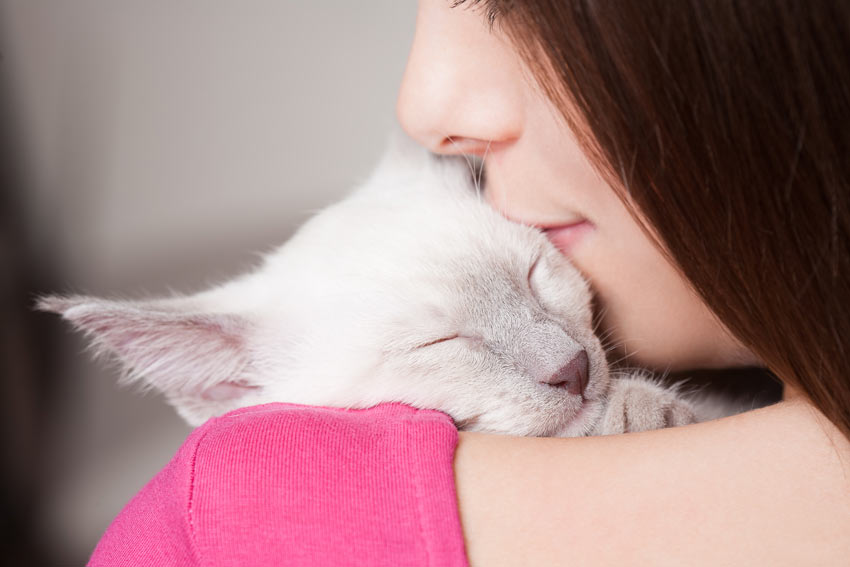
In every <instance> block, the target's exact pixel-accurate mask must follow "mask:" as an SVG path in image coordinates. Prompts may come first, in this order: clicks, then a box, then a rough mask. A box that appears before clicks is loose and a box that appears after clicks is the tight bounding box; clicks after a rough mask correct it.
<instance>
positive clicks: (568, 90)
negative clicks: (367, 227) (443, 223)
mask: <svg viewBox="0 0 850 567" xmlns="http://www.w3.org/2000/svg"><path fill="white" fill-rule="evenodd" d="M457 4H462V3H457ZM795 4H796V5H795ZM849 38H850V9H848V5H847V4H846V3H829V2H823V3H822V2H814V3H803V2H798V3H793V2H792V3H784V2H782V3H776V5H773V3H749V2H740V3H734V2H697V1H694V2H687V1H686V2H667V1H663V0H662V1H658V2H645V1H641V2H581V1H576V2H563V1H528V2H506V1H492V2H480V3H474V2H466V3H465V5H462V6H457V7H455V8H454V9H452V8H451V7H450V6H447V3H446V2H445V1H444V0H421V1H420V7H419V14H418V21H417V30H416V39H415V41H414V45H413V49H412V53H411V55H410V59H409V62H408V67H407V71H406V75H405V78H404V82H403V85H402V89H401V95H400V98H399V104H398V112H399V117H400V119H401V122H402V124H403V125H404V127H405V128H406V130H407V131H408V132H409V133H410V134H411V135H413V136H414V137H415V138H417V139H418V140H419V141H420V142H421V143H422V144H424V145H426V146H427V147H429V148H431V149H432V150H433V151H437V152H446V153H468V154H477V155H486V159H485V162H486V174H487V193H488V195H489V197H490V200H491V202H492V203H493V204H494V206H496V207H498V208H499V209H500V210H502V211H504V213H505V215H507V216H508V217H510V218H513V219H516V220H519V221H522V222H525V223H528V224H532V225H536V226H540V227H544V228H546V229H547V232H548V233H549V235H550V237H551V239H552V240H553V242H555V244H557V245H559V246H560V248H561V249H562V250H563V251H564V253H565V254H567V255H568V256H569V257H570V258H571V259H572V260H573V262H574V263H575V264H576V265H577V266H578V267H579V268H580V269H581V270H582V271H583V273H584V274H585V275H586V276H587V277H588V279H589V280H590V282H591V284H592V286H593V288H594V290H595V291H596V293H597V297H598V299H599V302H600V304H601V306H602V307H603V309H604V313H605V317H604V320H603V327H604V328H606V329H607V330H608V331H609V332H611V333H612V335H613V339H614V341H615V342H617V343H619V344H621V345H622V349H623V350H624V353H625V354H626V355H630V356H631V359H632V361H634V362H637V363H640V364H644V365H648V366H651V367H656V368H662V369H663V368H673V369H689V368H694V367H729V366H736V365H751V364H759V365H764V366H766V367H767V368H769V369H770V370H772V371H773V372H774V373H775V374H776V375H777V376H778V377H779V378H780V379H781V380H782V381H783V382H784V384H785V392H786V393H785V400H786V401H784V402H783V403H781V404H778V405H777V406H774V407H771V408H768V409H765V410H760V411H756V412H751V413H748V414H744V415H741V416H738V417H735V418H731V419H726V420H721V421H718V422H712V423H707V424H703V425H700V426H695V427H688V428H684V429H679V430H666V431H660V432H654V433H651V434H647V435H640V436H634V437H632V438H629V439H614V438H612V439H594V440H587V442H580V443H572V444H570V443H569V442H568V443H563V442H561V441H560V440H555V441H553V440H513V439H510V440H509V439H502V438H490V437H487V438H480V437H477V436H472V435H464V434H461V443H460V446H459V448H458V451H457V457H456V461H455V470H456V476H457V482H458V491H459V495H460V511H461V517H462V519H463V526H464V533H465V534H466V541H467V552H468V554H469V557H470V560H471V562H472V564H480V565H490V564H497V563H498V564H516V563H520V562H522V561H526V562H527V563H528V564H536V565H542V564H558V563H561V562H562V563H563V564H589V565H597V564H598V565H605V564H614V562H615V560H623V561H624V562H625V563H623V564H632V565H635V564H644V563H647V564H660V563H664V564H679V565H681V564H687V565H702V564H705V565H717V564H722V563H724V562H734V563H736V564H762V563H763V564H768V562H769V564H772V565H777V564H794V565H802V564H806V565H812V564H820V563H823V564H840V563H841V562H842V561H847V558H848V557H850V535H848V534H850V498H848V495H850V483H848V480H847V479H848V478H850V477H848V476H847V472H848V471H850V468H848V467H850V460H848V457H849V456H850V452H848V442H847V437H848V435H850V377H848V374H847V370H846V368H848V367H850V359H848V355H849V354H848V350H847V349H846V348H845V346H846V341H847V339H846V337H847V336H850V317H848V314H847V309H846V307H847V305H848V303H850V287H849V286H848V282H850V251H848V234H850V232H848V231H850V209H848V206H850V160H849V159H848V158H850V135H848V128H847V127H848V126H850V39H849ZM526 70H528V71H526ZM529 75H532V76H533V78H531V79H529ZM536 84H541V85H542V88H540V89H538V88H536V86H535V85H536ZM573 133H575V134H573ZM813 408H817V409H818V410H820V411H819V412H818V411H816V410H814V409H813ZM823 416H826V417H827V418H828V420H826V419H824V418H823ZM830 422H831V423H830ZM567 445H571V448H570V449H567ZM601 471H606V472H604V473H603V472H601ZM609 471H617V472H616V473H614V474H609ZM520 526H521V528H522V529H518V528H519V527H520ZM839 550H840V551H841V553H839ZM842 553H843V555H842ZM842 557H843V559H842Z"/></svg>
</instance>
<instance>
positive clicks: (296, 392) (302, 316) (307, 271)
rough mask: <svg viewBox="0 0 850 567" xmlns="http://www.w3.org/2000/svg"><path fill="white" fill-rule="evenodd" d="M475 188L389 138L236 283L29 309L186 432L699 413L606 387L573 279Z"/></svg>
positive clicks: (53, 300) (660, 423) (612, 381)
mask: <svg viewBox="0 0 850 567" xmlns="http://www.w3.org/2000/svg"><path fill="white" fill-rule="evenodd" d="M474 185H475V184H474V183H473V179H472V174H471V172H470V168H469V167H468V165H467V163H466V162H465V161H464V160H463V159H462V158H457V157H455V158H447V157H437V156H434V155H431V154H429V153H428V152H426V151H425V150H424V149H422V148H420V147H418V146H416V145H415V144H414V143H413V142H412V141H410V140H407V139H405V138H404V137H403V136H401V135H399V136H397V139H396V140H395V142H394V144H393V145H392V147H391V148H390V150H389V152H388V153H387V155H386V156H385V157H384V158H383V161H382V162H381V164H380V165H379V166H378V168H377V170H376V171H375V172H374V173H373V174H372V176H371V178H370V179H369V180H368V181H367V182H366V183H365V184H364V185H363V186H361V187H360V188H359V189H357V190H356V191H354V192H353V193H352V194H351V195H350V196H349V197H347V198H346V199H344V200H342V201H341V202H339V203H337V204H335V205H332V206H330V207H328V208H327V209H325V210H324V211H322V212H321V213H320V214H318V215H317V216H315V217H314V218H312V219H311V220H310V221H309V222H307V223H306V224H305V225H304V226H303V227H302V228H301V229H300V230H299V231H298V232H297V234H296V235H295V236H294V237H293V238H292V239H291V240H289V241H288V242H287V243H286V244H284V245H283V246H282V247H280V248H279V249H278V250H277V251H275V252H274V253H272V254H271V255H269V256H268V257H267V258H266V259H265V262H264V264H263V266H262V267H261V268H260V269H258V270H257V271H255V272H253V273H251V274H248V275H245V276H242V277H240V278H238V279H236V280H233V281H230V282H228V283H225V284H224V285H221V286H219V287H216V288H214V289H211V290H208V291H205V292H202V293H199V294H196V295H192V296H183V297H172V298H166V299H154V300H146V301H113V300H107V299H99V298H94V297H80V296H77V297H48V298H44V299H42V300H41V301H40V304H39V306H40V308H41V309H44V310H48V311H53V312H57V313H61V314H62V315H63V316H64V317H65V318H66V319H67V320H69V321H71V322H72V323H73V324H74V325H75V326H76V327H78V328H80V329H82V330H83V331H85V332H86V333H87V334H88V336H89V337H90V338H91V339H92V342H93V344H94V345H95V347H96V349H97V350H98V351H99V352H108V353H111V354H113V355H115V356H116V357H117V358H118V360H119V361H120V362H121V363H122V365H123V366H124V367H125V368H126V370H127V378H128V379H129V380H133V381H142V382H143V383H144V384H145V385H147V386H149V387H151V388H154V389H156V390H159V391H161V392H162V393H164V394H165V396H166V398H167V399H168V401H169V402H170V403H171V404H173V405H174V406H175V407H176V408H177V411H178V412H179V413H180V415H181V416H183V418H185V419H186V421H188V422H189V423H190V424H192V425H199V424H201V423H202V422H204V421H205V420H207V419H208V418H210V417H212V416H215V415H220V414H222V413H225V412H227V411H230V410H233V409H236V408H238V407H242V406H247V405H254V404H261V403H266V402H274V401H279V402H291V403H300V404H315V405H328V406H343V407H368V406H371V405H375V404H377V403H380V402H387V401H398V402H404V403H407V404H410V405H413V406H416V407H422V408H433V409H438V410H442V411H444V412H446V413H448V414H449V415H450V416H451V417H452V418H453V419H454V420H455V422H456V424H457V425H458V427H459V428H462V429H467V430H472V431H485V432H499V433H508V434H514V435H535V436H579V435H588V434H608V433H618V432H624V431H638V430H646V429H654V428H659V427H666V426H670V425H681V424H686V423H690V422H693V421H696V420H700V419H704V418H707V417H713V415H711V416H709V415H708V414H704V415H703V413H701V408H700V407H699V405H698V404H696V403H694V402H692V401H688V400H687V399H685V398H684V397H682V396H680V395H679V394H678V393H677V392H676V391H674V390H670V389H665V388H664V387H662V386H660V385H658V384H656V383H655V382H653V381H652V380H651V379H649V378H648V377H647V376H645V375H641V374H636V375H631V376H630V375H626V376H619V377H616V378H615V377H612V373H611V371H609V367H608V363H607V362H606V358H605V352H604V351H603V348H602V346H601V344H600V342H599V340H598V339H597V337H596V336H595V335H594V334H593V331H592V324H591V307H590V300H591V296H590V292H589V290H588V286H587V284H586V282H585V281H584V280H583V279H582V277H581V276H580V275H579V273H578V272H577V271H576V270H575V268H573V267H572V266H571V265H570V264H569V263H568V262H567V260H566V259H565V258H564V257H563V256H562V255H561V254H560V253H559V252H558V251H557V250H556V249H555V248H554V247H553V246H552V245H551V244H550V243H549V241H548V240H547V239H546V238H545V236H544V235H543V234H542V233H541V232H540V231H538V230H536V229H533V228H531V227H527V226H522V225H519V224H516V223H512V222H510V221H508V220H506V219H504V218H503V217H502V216H501V215H499V214H498V213H497V212H495V211H493V210H492V209H491V208H490V207H489V206H488V205H487V204H486V203H483V202H482V201H481V198H480V195H479V194H478V193H477V192H476V190H475V187H474ZM710 411H711V412H712V413H714V408H712V409H711V410H710Z"/></svg>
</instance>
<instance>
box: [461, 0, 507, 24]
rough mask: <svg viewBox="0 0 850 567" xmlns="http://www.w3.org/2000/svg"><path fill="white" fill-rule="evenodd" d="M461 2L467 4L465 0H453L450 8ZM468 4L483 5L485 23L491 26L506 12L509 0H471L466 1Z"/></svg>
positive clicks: (474, 6)
mask: <svg viewBox="0 0 850 567" xmlns="http://www.w3.org/2000/svg"><path fill="white" fill-rule="evenodd" d="M461 4H467V0H454V1H453V2H452V5H451V6H452V8H456V7H458V6H460V5H461ZM468 4H469V5H470V6H472V7H473V8H476V7H478V6H479V5H480V6H483V8H484V18H485V19H486V20H487V24H488V25H489V26H490V28H492V27H493V26H495V25H496V22H497V21H498V20H499V19H500V18H501V17H502V16H503V15H504V14H505V12H507V10H508V7H509V5H510V2H506V1H504V0H502V1H499V0H471V1H470V2H468Z"/></svg>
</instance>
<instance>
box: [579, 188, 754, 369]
mask: <svg viewBox="0 0 850 567" xmlns="http://www.w3.org/2000/svg"><path fill="white" fill-rule="evenodd" d="M615 198H616V197H615ZM604 221H608V222H604ZM570 257H571V259H572V261H573V263H574V264H575V265H576V266H577V267H578V268H579V270H580V271H581V272H582V273H583V274H584V275H585V277H587V278H588V280H589V281H590V284H591V287H592V289H593V291H594V294H595V296H596V303H597V308H598V309H599V310H600V329H599V332H600V334H601V335H603V336H605V335H609V338H608V341H607V342H608V343H609V345H610V346H612V347H614V355H613V356H615V357H617V358H619V357H623V356H627V357H628V359H627V361H626V362H627V363H629V364H638V365H641V366H648V367H650V368H655V369H661V370H668V369H669V370H683V369H689V368H698V367H699V368H711V367H724V366H730V365H738V364H741V363H742V359H743V358H747V356H746V354H747V352H746V349H743V347H741V345H740V344H739V343H738V342H737V341H736V340H735V339H734V338H733V337H732V336H731V335H730V334H729V332H728V331H727V330H726V329H725V328H724V327H723V325H721V324H720V323H719V322H718V321H717V319H716V318H715V317H714V315H713V314H712V313H711V311H710V310H709V309H708V307H707V306H706V305H705V304H704V303H703V301H702V299H701V298H700V297H699V296H698V295H697V294H696V292H694V291H693V290H692V289H691V287H690V285H689V283H688V282H687V280H685V279H684V278H683V277H682V276H681V275H680V274H679V272H678V271H677V270H676V269H675V268H674V267H673V266H672V265H671V264H670V263H669V262H668V261H667V260H666V259H665V257H664V255H663V254H662V253H661V251H659V250H658V248H657V247H656V246H655V244H654V243H653V242H652V240H650V238H649V237H648V236H647V235H646V234H645V233H644V232H643V230H642V229H641V228H640V226H639V225H638V224H637V223H636V222H635V221H634V219H633V218H632V217H631V215H630V214H629V213H628V211H627V210H626V209H625V208H624V207H623V208H622V211H617V210H615V211H611V212H610V213H609V214H608V215H607V216H605V217H603V218H602V219H601V220H597V221H596V226H595V228H594V230H593V231H592V233H590V234H588V235H586V236H585V237H584V238H582V240H581V241H580V242H578V243H577V244H576V245H575V246H574V247H573V248H572V249H571V250H570ZM749 359H750V360H751V359H752V357H751V356H750V357H749Z"/></svg>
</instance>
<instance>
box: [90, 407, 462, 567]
mask: <svg viewBox="0 0 850 567" xmlns="http://www.w3.org/2000/svg"><path fill="white" fill-rule="evenodd" d="M456 444H457V430H456V429H455V427H454V425H453V424H452V421H451V419H450V418H449V417H448V416H447V415H445V414H442V413H440V412H436V411H429V410H417V409H414V408H411V407H409V406H405V405H401V404H384V405H380V406H376V407H374V408H370V409H366V410H343V409H332V408H321V407H312V406H298V405H292V404H266V405H262V406H255V407H250V408H244V409H240V410H237V411H234V412H231V413H229V414H227V415H224V416H222V417H220V418H215V419H212V420H210V421H208V422H207V423H205V424H204V425H202V426H201V427H199V428H198V429H196V430H195V431H194V432H192V433H191V435H189V437H188V439H187V440H186V442H185V443H184V444H183V446H182V447H180V449H179V450H178V452H177V454H176V455H175V457H174V458H173V459H172V460H171V462H170V463H169V464H168V465H166V467H165V468H164V469H163V470H162V471H160V473H159V474H157V475H156V476H155V477H154V478H153V479H152V480H151V481H150V482H149V483H148V484H147V485H146V486H145V487H144V488H143V489H142V490H141V491H140V492H139V493H138V494H137V495H136V496H135V497H134V498H133V499H132V500H131V501H130V502H129V503H128V504H127V506H126V507H125V508H124V509H123V510H122V511H121V512H120V513H119V514H118V517H117V518H115V520H114V521H113V522H112V525H111V526H109V528H108V529H107V530H106V533H105V534H104V535H103V538H102V539H101V540H100V542H99V543H98V545H97V547H96V548H95V550H94V553H93V554H92V557H91V559H90V561H89V565H90V566H101V565H109V566H132V567H139V566H146V565H152V566H154V565H155V566H180V567H184V566H193V567H194V566H231V565H250V566H263V565H315V566H322V565H329V566H330V565H333V566H335V567H336V566H343V565H363V566H366V565H369V566H378V565H388V566H389V565H392V566H405V565H432V566H441V567H442V566H445V567H455V566H461V565H467V561H466V556H465V552H464V545H463V534H462V532H461V527H460V521H459V517H458V511H457V497H456V494H455V487H454V474H453V471H452V461H453V457H454V449H455V446H456Z"/></svg>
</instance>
